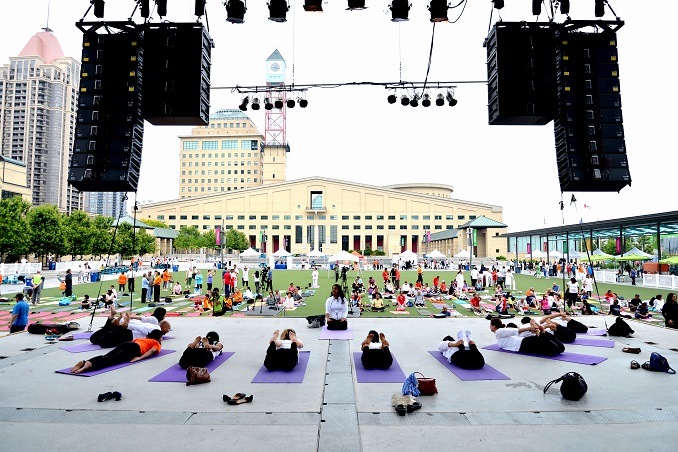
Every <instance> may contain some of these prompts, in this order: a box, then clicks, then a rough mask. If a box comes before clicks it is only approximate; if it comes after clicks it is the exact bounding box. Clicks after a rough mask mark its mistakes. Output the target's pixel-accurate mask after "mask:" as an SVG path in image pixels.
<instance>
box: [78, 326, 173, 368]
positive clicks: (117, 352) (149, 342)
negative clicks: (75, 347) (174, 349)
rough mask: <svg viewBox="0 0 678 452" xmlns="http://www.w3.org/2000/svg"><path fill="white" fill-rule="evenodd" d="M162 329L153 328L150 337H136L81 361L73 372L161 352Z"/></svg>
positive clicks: (134, 360)
mask: <svg viewBox="0 0 678 452" xmlns="http://www.w3.org/2000/svg"><path fill="white" fill-rule="evenodd" d="M162 334H163V333H162V331H161V330H153V331H151V332H150V333H148V337H145V338H143V339H134V340H133V341H130V342H123V343H122V344H120V345H118V346H117V347H115V348H114V349H113V350H111V351H110V352H108V353H106V354H105V355H99V356H95V357H93V358H90V359H88V360H83V361H79V362H78V363H77V364H76V365H75V366H73V368H72V369H71V373H72V374H79V373H82V372H87V371H88V370H99V369H104V368H106V367H111V366H115V365H117V364H122V363H127V362H130V363H135V362H137V361H140V360H142V359H145V358H148V357H150V356H153V355H154V354H156V353H160V350H161V349H162V346H161V345H160V343H161V342H162Z"/></svg>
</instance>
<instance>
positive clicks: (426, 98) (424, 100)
mask: <svg viewBox="0 0 678 452" xmlns="http://www.w3.org/2000/svg"><path fill="white" fill-rule="evenodd" d="M421 105H422V106H424V107H430V106H431V96H429V95H428V94H424V96H423V98H422V101H421Z"/></svg>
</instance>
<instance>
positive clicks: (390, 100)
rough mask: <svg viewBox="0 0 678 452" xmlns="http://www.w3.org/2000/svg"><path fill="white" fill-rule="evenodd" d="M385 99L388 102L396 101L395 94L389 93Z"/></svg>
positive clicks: (393, 102)
mask: <svg viewBox="0 0 678 452" xmlns="http://www.w3.org/2000/svg"><path fill="white" fill-rule="evenodd" d="M386 99H387V100H388V103H389V104H395V103H396V102H397V101H398V98H397V97H396V95H395V94H389V96H388V97H387V98H386Z"/></svg>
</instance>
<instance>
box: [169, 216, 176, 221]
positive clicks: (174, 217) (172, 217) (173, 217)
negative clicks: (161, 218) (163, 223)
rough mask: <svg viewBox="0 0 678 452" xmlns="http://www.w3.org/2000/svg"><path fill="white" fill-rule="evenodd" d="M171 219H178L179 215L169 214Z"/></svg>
mask: <svg viewBox="0 0 678 452" xmlns="http://www.w3.org/2000/svg"><path fill="white" fill-rule="evenodd" d="M169 219H170V220H176V219H177V216H176V215H170V216H169Z"/></svg>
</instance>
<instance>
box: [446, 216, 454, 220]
mask: <svg viewBox="0 0 678 452" xmlns="http://www.w3.org/2000/svg"><path fill="white" fill-rule="evenodd" d="M445 219H446V220H454V215H445Z"/></svg>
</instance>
